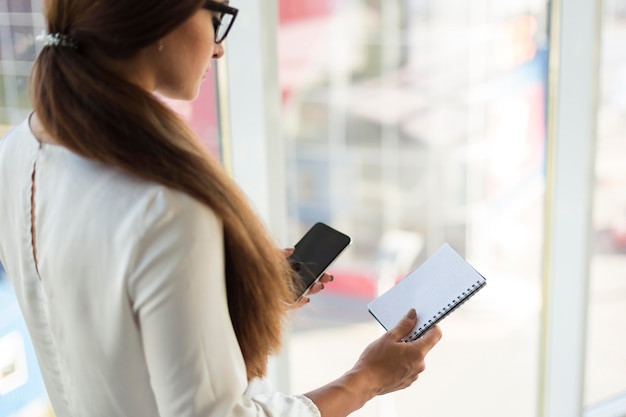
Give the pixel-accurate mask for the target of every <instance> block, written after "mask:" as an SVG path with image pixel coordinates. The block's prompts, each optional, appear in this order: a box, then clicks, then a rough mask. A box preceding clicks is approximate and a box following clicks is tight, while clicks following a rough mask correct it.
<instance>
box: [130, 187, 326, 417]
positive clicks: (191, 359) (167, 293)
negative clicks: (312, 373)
mask: <svg viewBox="0 0 626 417" xmlns="http://www.w3.org/2000/svg"><path fill="white" fill-rule="evenodd" d="M128 292H129V298H130V302H131V306H132V309H133V312H134V315H135V319H136V322H137V326H138V328H139V331H140V334H141V338H142V343H143V349H144V354H145V360H146V362H147V368H148V372H149V377H150V383H151V386H152V389H153V392H154V396H155V399H156V403H157V406H158V409H159V414H160V416H161V417H200V416H202V417H218V416H219V417H224V416H229V417H252V416H267V417H279V416H293V417H313V416H315V417H318V416H319V411H318V410H317V408H316V407H315V405H314V404H313V403H312V402H311V401H310V400H309V399H308V398H306V397H303V396H290V395H285V394H281V393H272V392H267V393H261V394H257V395H254V396H249V395H247V394H246V390H247V388H248V381H247V377H246V369H245V364H244V360H243V356H242V354H241V350H240V348H239V345H238V342H237V338H236V336H235V332H234V329H233V326H232V323H231V320H230V316H229V313H228V308H229V306H228V305H227V297H226V285H225V275H224V247H223V228H222V224H221V221H220V220H219V219H218V218H217V216H216V215H215V214H214V213H213V212H212V211H211V210H210V209H208V208H207V207H206V206H204V205H202V204H200V203H198V202H197V201H195V200H193V199H192V198H190V197H188V196H186V195H184V194H182V193H179V192H176V191H172V190H169V189H167V188H164V189H161V190H160V191H159V192H158V193H156V194H155V196H154V197H153V198H152V199H151V201H150V203H149V204H148V205H147V207H146V215H145V216H144V227H143V231H142V236H141V238H140V240H139V244H138V247H137V253H136V256H135V261H134V267H133V268H132V275H131V276H130V278H129V283H128ZM238 308H241V307H238ZM251 325H254V324H253V323H251Z"/></svg>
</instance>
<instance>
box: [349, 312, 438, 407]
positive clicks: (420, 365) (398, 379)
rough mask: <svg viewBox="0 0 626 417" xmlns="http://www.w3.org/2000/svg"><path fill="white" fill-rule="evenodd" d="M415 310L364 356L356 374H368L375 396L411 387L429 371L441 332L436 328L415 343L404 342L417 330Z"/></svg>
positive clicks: (357, 365) (372, 344)
mask: <svg viewBox="0 0 626 417" xmlns="http://www.w3.org/2000/svg"><path fill="white" fill-rule="evenodd" d="M416 323H417V316H416V314H415V310H413V309H412V310H411V311H409V313H408V314H407V315H406V316H405V317H404V318H402V320H400V323H398V324H397V325H396V327H394V328H393V329H391V330H389V331H388V332H387V333H385V334H384V335H383V336H381V337H380V338H378V339H377V340H375V341H374V342H372V343H371V344H370V345H369V346H368V347H367V348H366V349H365V351H363V353H362V354H361V357H360V358H359V360H358V361H357V363H356V365H355V366H354V368H353V371H354V372H357V373H359V372H362V373H363V374H365V375H367V376H368V377H367V379H368V380H369V382H370V384H371V385H372V388H373V389H374V390H375V392H376V395H381V394H386V393H389V392H393V391H397V390H400V389H403V388H406V387H408V386H410V385H411V384H412V383H413V382H415V380H417V378H418V376H419V374H420V373H422V372H423V371H424V369H425V368H426V364H425V358H426V354H427V353H428V352H429V351H430V350H431V349H432V348H433V346H435V344H437V342H439V340H440V339H441V335H442V334H441V330H440V329H439V327H437V326H434V327H433V328H432V329H430V330H429V331H428V332H426V334H425V335H424V336H422V337H421V338H419V339H417V340H414V341H412V342H402V339H403V338H404V337H405V336H407V335H408V334H409V333H410V332H411V331H412V330H413V328H414V327H415V324H416Z"/></svg>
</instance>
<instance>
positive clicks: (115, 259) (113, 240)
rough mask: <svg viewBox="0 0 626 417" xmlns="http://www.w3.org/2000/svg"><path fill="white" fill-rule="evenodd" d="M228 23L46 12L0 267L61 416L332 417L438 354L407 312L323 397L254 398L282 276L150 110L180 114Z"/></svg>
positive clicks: (209, 18)
mask: <svg viewBox="0 0 626 417" xmlns="http://www.w3.org/2000/svg"><path fill="white" fill-rule="evenodd" d="M235 16H236V10H235V9H233V8H231V7H228V6H227V5H226V4H224V3H220V2H217V1H204V0H159V1H154V0H134V1H132V2H120V1H115V0H99V1H95V2H94V1H93V0H71V1H68V0H65V1H62V0H48V1H47V4H46V18H47V30H48V33H49V35H47V36H45V37H44V42H45V47H44V48H43V50H42V52H41V54H40V55H39V57H38V58H37V61H36V63H35V67H34V70H33V77H32V94H33V103H34V112H33V113H32V115H31V116H30V117H29V119H28V120H26V121H24V123H22V124H21V125H20V126H18V127H16V128H15V129H14V130H13V131H11V132H10V133H9V134H8V135H7V136H6V137H5V138H4V139H3V140H2V141H0V170H1V173H0V195H2V196H3V199H2V202H0V230H1V231H2V232H1V233H0V260H1V261H2V263H3V264H4V265H5V267H6V269H7V273H8V275H9V277H10V278H11V279H12V282H13V284H14V287H15V289H16V293H17V296H18V300H19V302H20V306H21V308H22V310H23V313H24V316H25V319H26V321H27V324H28V328H29V331H30V334H31V336H32V339H33V343H34V346H35V349H36V352H37V357H38V360H39V363H40V367H41V371H42V374H43V377H44V381H45V384H46V388H47V390H48V394H49V396H50V400H51V402H52V405H53V408H54V410H55V412H56V415H57V416H59V417H64V416H81V417H82V416H92V417H93V416H106V417H111V416H177V417H181V416H190V417H191V416H236V417H239V416H267V415H271V416H279V415H280V416H319V415H322V416H324V417H333V416H345V415H348V414H349V413H351V412H352V411H354V410H356V409H358V408H359V407H361V406H362V405H363V404H364V403H365V402H367V401H368V400H369V399H371V398H373V397H374V396H376V395H379V394H384V393H386V392H391V391H394V390H397V389H401V388H404V387H406V386H408V385H410V384H411V383H412V382H413V381H414V380H415V379H416V378H417V376H418V374H419V373H420V372H421V371H422V370H423V366H424V356H425V355H426V353H427V352H428V351H429V350H430V349H431V348H432V346H433V345H434V344H435V343H436V342H437V341H438V340H439V338H440V337H441V334H440V331H439V329H434V330H433V331H431V332H430V333H429V334H428V335H427V336H425V337H424V338H422V339H421V340H419V341H416V342H413V343H402V342H400V339H401V338H402V337H403V336H404V335H406V334H407V333H408V332H409V331H410V330H411V329H412V328H413V326H414V324H415V321H416V318H415V312H414V311H411V312H410V313H409V314H408V315H407V317H406V318H405V319H404V320H403V321H402V322H401V323H399V324H398V326H397V327H396V328H394V329H393V330H391V331H390V332H388V333H387V334H386V335H384V336H383V337H381V338H380V339H378V340H376V341H374V342H373V343H372V344H371V345H370V346H369V347H368V348H367V349H366V350H365V352H364V353H363V354H362V355H361V357H360V359H359V360H358V362H357V363H356V364H355V366H354V367H353V368H352V369H351V370H350V371H348V372H347V373H346V374H345V375H344V376H342V377H341V378H339V379H337V380H336V381H334V382H331V383H329V384H328V385H326V386H324V387H322V388H320V389H318V390H315V391H312V392H309V393H307V394H305V395H295V396H290V395H285V394H281V393H275V392H271V391H269V390H268V391H262V390H261V388H262V385H261V384H259V383H258V381H259V379H260V378H262V377H263V376H264V375H265V373H266V369H267V359H268V355H270V354H272V353H275V352H276V351H277V350H278V348H279V346H280V341H281V327H282V325H283V319H284V317H285V314H286V313H287V310H288V304H289V303H288V301H289V300H291V299H292V298H291V297H292V289H291V286H290V282H291V281H290V274H291V272H290V268H289V266H288V265H287V262H286V260H285V256H284V254H283V253H282V251H280V250H277V249H276V247H275V245H274V243H273V242H272V240H271V239H270V237H269V236H268V234H267V233H266V231H265V230H264V228H263V225H262V224H261V222H260V221H259V220H258V219H257V218H256V217H255V214H254V212H253V211H252V210H251V208H250V207H249V205H248V204H247V202H246V199H245V197H244V196H243V194H242V193H241V191H240V190H239V189H238V188H237V187H236V185H235V184H233V182H232V181H231V180H230V179H229V177H228V176H227V175H226V174H225V173H224V172H223V171H222V170H221V168H220V167H219V165H218V164H216V163H215V162H214V161H213V160H211V158H210V157H209V156H208V155H207V154H206V152H205V151H204V150H203V148H202V146H201V145H199V144H198V141H196V139H195V138H194V136H193V134H192V133H191V132H190V130H189V129H188V128H187V127H186V126H185V124H184V123H183V122H182V121H181V120H180V119H179V118H178V117H177V116H176V115H175V114H174V113H173V112H172V111H170V110H169V109H168V108H167V107H166V106H164V105H163V104H162V103H161V102H159V100H158V99H156V98H155V96H154V95H153V92H155V91H157V92H159V93H161V94H163V95H165V96H167V97H171V98H176V99H187V100H190V99H193V98H194V97H195V96H196V95H197V92H198V88H199V85H200V83H201V81H202V79H203V78H204V77H205V74H206V72H207V71H208V70H209V68H210V63H211V60H212V59H218V58H220V57H221V56H222V55H223V53H224V50H223V47H222V44H221V42H222V41H223V39H224V37H225V36H226V34H227V33H228V30H229V29H230V24H231V23H232V21H233V20H234V17H235ZM228 21H230V23H227V22H228ZM326 279H327V278H326ZM317 290H319V287H318V288H317Z"/></svg>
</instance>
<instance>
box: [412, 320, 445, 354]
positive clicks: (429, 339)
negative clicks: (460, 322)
mask: <svg viewBox="0 0 626 417" xmlns="http://www.w3.org/2000/svg"><path fill="white" fill-rule="evenodd" d="M441 336H442V333H441V329H440V328H439V326H433V327H432V328H431V329H430V330H428V331H427V332H426V334H424V336H422V337H420V338H419V339H417V340H416V341H415V342H417V341H419V342H420V343H421V344H422V345H423V346H424V347H425V348H426V349H427V351H430V350H431V349H432V348H433V347H434V346H435V345H436V344H437V342H439V340H441ZM415 342H414V343H415Z"/></svg>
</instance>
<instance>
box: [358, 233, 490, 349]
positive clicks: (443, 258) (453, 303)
mask: <svg viewBox="0 0 626 417" xmlns="http://www.w3.org/2000/svg"><path fill="white" fill-rule="evenodd" d="M486 284H487V281H486V280H485V278H484V277H483V276H482V275H481V274H479V273H478V272H477V271H476V270H475V269H474V268H473V267H472V266H471V265H470V264H469V263H468V262H467V261H466V260H465V259H463V257H461V256H460V255H459V254H458V253H457V252H456V251H455V250H454V249H452V247H451V246H450V245H449V244H447V243H445V244H444V245H443V246H442V247H441V248H439V250H437V252H435V254H434V255H432V256H431V257H430V258H428V259H427V260H426V261H425V262H424V263H423V264H421V265H420V266H419V267H417V268H416V269H414V270H413V271H411V272H410V273H409V274H408V275H407V276H406V277H404V278H403V279H402V280H400V282H398V283H397V284H396V285H395V286H394V287H392V288H391V289H389V290H388V291H387V292H385V293H384V294H382V295H381V296H380V297H378V298H376V299H375V300H373V301H372V302H370V303H369V304H368V305H367V307H368V309H369V312H370V313H371V314H372V316H374V318H375V319H376V320H378V322H379V323H380V324H381V325H382V326H383V327H384V328H385V330H389V329H391V328H392V327H394V326H395V325H396V324H397V323H398V322H399V321H400V320H401V319H402V317H403V316H405V315H406V314H407V313H408V311H409V310H410V309H411V308H414V309H415V311H416V312H417V317H418V321H417V324H416V325H415V328H414V329H413V333H411V334H409V335H408V336H407V337H405V338H404V339H403V340H404V341H411V340H415V339H417V338H419V337H421V336H422V335H423V334H424V333H425V332H426V331H427V330H428V329H430V328H431V327H432V326H434V325H435V324H436V323H437V322H439V321H440V320H441V319H443V318H444V317H446V316H447V315H448V314H450V313H451V312H452V311H454V310H455V309H456V308H457V307H459V306H460V305H461V304H463V303H464V302H465V301H467V300H468V299H469V298H470V297H471V296H473V295H474V294H476V293H477V292H478V291H479V290H480V289H482V288H483V287H484V286H485V285H486Z"/></svg>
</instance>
